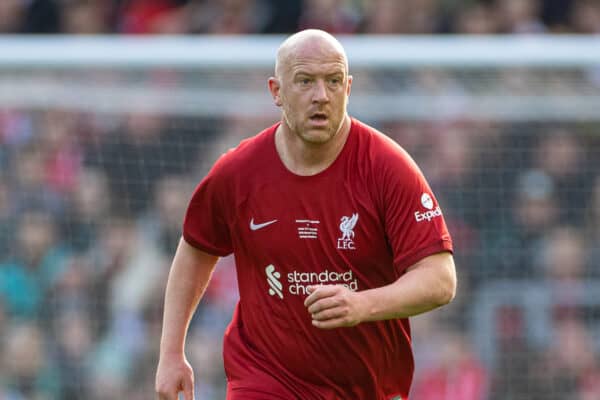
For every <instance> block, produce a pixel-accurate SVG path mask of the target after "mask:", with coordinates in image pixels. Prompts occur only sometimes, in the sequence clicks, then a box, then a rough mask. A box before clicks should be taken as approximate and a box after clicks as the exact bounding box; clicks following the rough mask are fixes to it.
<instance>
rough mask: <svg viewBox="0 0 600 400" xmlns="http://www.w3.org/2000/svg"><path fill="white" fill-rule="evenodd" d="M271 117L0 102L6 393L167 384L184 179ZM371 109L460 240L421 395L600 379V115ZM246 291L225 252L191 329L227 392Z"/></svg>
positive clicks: (423, 399) (547, 392)
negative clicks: (556, 118)
mask: <svg viewBox="0 0 600 400" xmlns="http://www.w3.org/2000/svg"><path fill="white" fill-rule="evenodd" d="M271 122H272V120H268V119H266V118H264V117H263V118H260V117H259V118H255V119H252V120H250V119H239V118H230V119H227V118H223V119H206V118H186V119H182V118H180V117H173V116H168V115H158V114H143V113H129V114H120V115H106V114H93V113H84V112H79V111H66V110H59V109H47V110H23V109H13V110H3V111H2V113H0V171H1V173H0V221H1V222H0V229H1V231H0V248H1V252H0V255H1V257H0V371H1V372H0V399H3V400H4V399H6V400H25V399H32V400H45V399H62V400H70V399H82V398H86V399H90V400H95V399H98V400H100V399H114V398H126V399H140V400H141V399H149V398H153V378H154V371H155V366H156V361H157V350H158V343H159V336H160V324H161V313H162V310H161V308H162V296H163V292H164V287H165V283H166V276H167V272H168V267H169V265H170V260H171V257H172V255H173V253H174V250H175V247H176V245H177V242H178V240H179V237H180V232H181V221H182V216H183V212H184V210H185V207H186V205H187V201H188V198H189V196H190V193H191V192H192V190H193V188H194V187H195V185H196V183H197V182H198V180H199V179H200V178H201V177H202V176H203V175H204V173H205V172H206V169H207V167H208V166H209V165H211V164H212V162H213V161H214V159H215V158H216V157H217V155H218V154H219V153H220V152H221V151H222V150H223V149H224V148H226V147H229V146H230V145H232V144H235V143H236V142H237V141H239V140H240V139H242V138H243V137H244V136H247V135H250V134H252V133H254V132H257V131H258V130H259V129H260V128H262V127H264V126H267V125H268V124H270V123H271ZM369 122H371V121H369ZM372 123H373V124H374V125H375V126H377V127H378V128H380V129H382V130H383V131H385V132H386V133H388V134H389V135H390V136H391V137H392V138H394V139H395V140H397V141H398V142H399V143H400V144H402V145H403V146H404V147H405V148H406V149H407V150H408V151H409V152H411V154H413V156H414V157H415V158H416V160H417V161H418V162H419V164H420V165H421V167H422V168H423V170H424V172H425V174H426V176H428V178H429V181H430V183H431V185H432V187H433V188H434V191H435V192H436V193H437V194H438V197H439V200H440V202H441V204H442V205H443V208H444V213H445V216H446V218H447V221H448V225H449V227H450V229H451V232H452V234H453V237H454V240H455V247H456V250H457V252H456V260H457V266H458V271H459V276H460V290H459V294H458V296H457V299H456V301H455V302H454V303H453V304H451V305H450V306H449V307H447V308H444V309H441V310H439V311H436V312H433V313H429V314H426V315H423V316H420V317H417V318H414V320H413V335H414V339H415V342H414V345H415V351H416V355H417V373H416V382H415V387H414V392H413V393H414V398H415V399H417V400H440V399H446V398H447V399H450V398H455V399H461V400H471V399H472V400H476V399H478V400H485V399H490V400H506V399H515V400H516V399H528V400H537V399H540V400H541V399H544V400H548V399H559V398H560V399H565V398H568V399H572V400H592V399H597V398H599V396H600V385H599V382H600V351H599V350H600V330H599V329H598V327H600V316H599V314H598V312H597V310H598V309H599V308H600V299H599V298H598V297H599V296H598V290H597V287H598V282H600V280H598V279H599V278H600V276H599V275H600V270H598V268H597V265H595V264H594V260H597V259H598V255H599V254H600V135H599V133H600V124H598V123H562V124H556V123H544V122H535V123H532V122H527V123H525V122H524V123H506V122H492V121H482V120H478V121H472V120H452V121H451V120H448V121H437V122H414V121H413V122H410V121H388V122H385V123H383V122H382V123H378V122H377V121H372ZM507 280H508V281H509V282H510V284H509V285H508V286H507V287H503V286H502V284H503V283H504V282H506V281H507ZM523 285H524V286H523ZM586 285H591V289H590V288H587V289H586ZM236 291H237V288H236V278H235V273H234V266H233V261H232V259H231V258H224V259H222V260H221V261H220V262H219V265H218V267H217V270H216V273H215V275H214V277H213V280H212V283H211V285H210V287H209V290H208V292H207V294H206V297H205V299H204V301H203V302H202V304H201V306H200V308H199V310H198V313H197V314H196V316H195V317H194V320H193V321H192V328H191V331H190V336H189V339H188V356H189V357H190V361H191V363H192V364H193V365H194V367H195V369H196V371H197V390H198V394H199V397H198V398H202V399H208V400H212V399H214V400H217V399H221V398H222V396H223V393H224V391H223V390H224V377H223V372H222V361H221V338H222V334H223V331H224V329H225V326H226V324H227V322H228V320H229V318H230V316H231V311H232V308H233V305H234V303H235V301H236V300H237V294H236V293H237V292H236ZM540 299H546V303H543V302H541V300H540ZM540 304H542V305H543V304H545V306H543V307H542V306H540ZM532 306H533V307H534V308H535V309H534V314H535V315H534V316H535V318H532V315H530V314H528V313H527V309H528V307H532ZM481 307H484V308H483V309H481ZM482 313H483V314H484V315H485V318H484V320H481V318H479V317H478V314H482ZM540 318H541V321H537V320H539V319H540ZM532 324H533V327H532ZM540 324H541V325H540ZM536 326H537V327H538V330H540V329H539V328H540V326H541V330H542V335H541V337H540V335H539V332H537V333H536ZM490 329H491V331H492V332H493V335H492V334H490V333H489V330H490ZM482 336H483V337H482ZM490 337H491V338H492V339H493V342H492V343H488V344H487V345H484V346H479V344H480V343H481V341H482V339H483V340H484V341H485V340H488V339H489V338H490Z"/></svg>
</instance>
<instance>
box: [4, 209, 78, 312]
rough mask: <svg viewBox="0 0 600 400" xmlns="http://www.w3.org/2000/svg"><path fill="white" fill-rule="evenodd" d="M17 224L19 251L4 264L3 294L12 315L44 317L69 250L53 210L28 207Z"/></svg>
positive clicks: (8, 310)
mask: <svg viewBox="0 0 600 400" xmlns="http://www.w3.org/2000/svg"><path fill="white" fill-rule="evenodd" d="M17 226H18V228H17V229H18V231H17V234H16V236H17V238H16V248H17V250H16V252H15V255H14V257H12V258H11V259H9V260H8V261H6V262H5V263H3V264H1V265H0V297H2V298H4V299H5V301H6V307H7V312H8V314H9V316H11V317H15V318H26V319H34V318H43V316H44V315H47V313H45V312H46V311H47V310H45V309H44V305H45V300H46V296H47V295H48V293H49V292H50V291H51V290H52V289H53V288H54V287H55V285H56V284H57V282H58V281H59V280H60V278H61V276H62V273H63V272H64V269H65V266H66V261H67V259H68V258H67V252H66V250H65V249H64V247H63V246H62V244H61V243H60V242H59V239H58V237H57V232H56V224H55V221H54V220H53V218H52V216H51V215H50V214H48V213H45V212H43V211H28V212H26V213H24V214H23V215H22V216H21V218H20V219H19V221H18V225H17Z"/></svg>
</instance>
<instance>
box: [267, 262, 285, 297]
mask: <svg viewBox="0 0 600 400" xmlns="http://www.w3.org/2000/svg"><path fill="white" fill-rule="evenodd" d="M265 272H266V273H267V283H268V284H269V294H270V295H271V296H275V295H277V296H279V298H280V299H283V291H282V289H283V285H282V284H281V281H280V280H279V278H281V274H280V273H279V272H277V271H275V266H274V265H273V264H270V265H267V268H265Z"/></svg>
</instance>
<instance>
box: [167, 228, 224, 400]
mask: <svg viewBox="0 0 600 400" xmlns="http://www.w3.org/2000/svg"><path fill="white" fill-rule="evenodd" d="M217 259H218V257H217V256H213V255H211V254H208V253H205V252H203V251H201V250H198V249H196V248H195V247H193V246H191V245H189V244H188V243H187V242H186V241H185V240H183V239H181V240H180V241H179V246H178V247H177V251H176V252H175V257H174V259H173V264H172V265H171V271H170V272H169V279H168V281H167V289H166V293H165V307H164V315H163V328H162V337H161V341H160V359H159V362H158V368H157V372H156V392H157V393H158V398H159V400H177V399H178V397H177V396H178V393H179V392H180V391H183V392H184V396H185V399H186V400H192V399H193V390H194V376H193V371H192V368H191V366H190V365H189V363H188V362H187V360H186V358H185V354H184V347H185V337H186V334H187V330H188V327H189V324H190V320H191V318H192V315H193V314H194V311H195V310H196V307H197V306H198V302H199V301H200V299H201V298H202V295H203V294H204V290H205V289H206V286H207V285H208V282H209V280H210V277H211V274H212V272H213V270H214V267H215V264H216V262H217Z"/></svg>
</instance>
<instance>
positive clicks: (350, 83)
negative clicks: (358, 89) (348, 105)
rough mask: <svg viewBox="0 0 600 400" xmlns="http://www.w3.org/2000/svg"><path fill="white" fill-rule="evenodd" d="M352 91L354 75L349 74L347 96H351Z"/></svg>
mask: <svg viewBox="0 0 600 400" xmlns="http://www.w3.org/2000/svg"><path fill="white" fill-rule="evenodd" d="M351 91H352V75H348V87H347V88H346V96H350V92H351Z"/></svg>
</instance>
